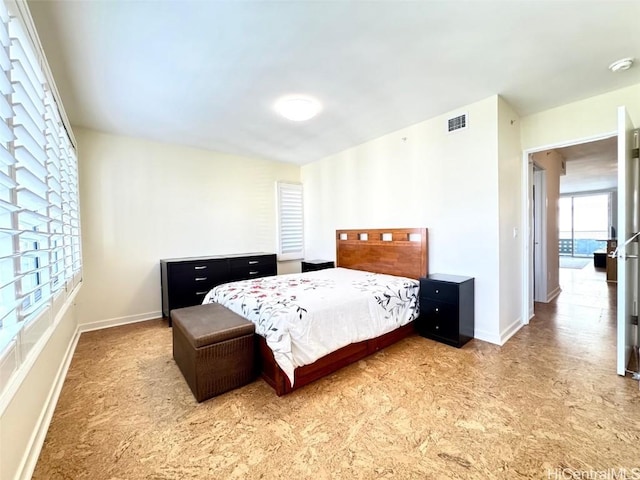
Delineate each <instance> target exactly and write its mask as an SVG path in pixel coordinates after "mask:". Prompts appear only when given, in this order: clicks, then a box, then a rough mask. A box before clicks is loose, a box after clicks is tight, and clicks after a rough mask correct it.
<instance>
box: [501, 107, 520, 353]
mask: <svg viewBox="0 0 640 480" xmlns="http://www.w3.org/2000/svg"><path fill="white" fill-rule="evenodd" d="M521 177H522V149H521V146H520V118H519V117H518V115H517V114H516V113H515V111H514V110H513V109H512V108H511V106H510V105H509V104H508V103H507V102H506V101H504V99H502V98H501V97H498V184H499V185H498V189H499V221H498V227H499V247H500V251H499V260H500V326H499V335H500V338H499V340H498V342H497V343H500V344H502V343H504V342H505V341H507V340H508V338H509V337H511V336H512V335H513V334H514V333H515V332H517V331H518V329H519V328H520V327H521V325H522V318H521V317H522V315H521V313H522V267H521V264H522V240H521V238H520V237H521V231H520V230H521V224H522V205H521V200H520V197H521V195H520V178H521Z"/></svg>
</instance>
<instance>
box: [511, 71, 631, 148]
mask: <svg viewBox="0 0 640 480" xmlns="http://www.w3.org/2000/svg"><path fill="white" fill-rule="evenodd" d="M619 106H626V107H627V110H628V111H629V115H630V116H631V119H632V120H633V123H634V124H635V126H636V127H640V83H639V84H637V85H633V86H631V87H627V88H622V89H619V90H614V91H612V92H608V93H604V94H602V95H598V96H595V97H591V98H587V99H585V100H580V101H578V102H573V103H569V104H566V105H562V106H560V107H557V108H552V109H550V110H545V111H544V112H540V113H536V114H534V115H529V116H527V117H523V118H522V148H523V150H525V151H526V150H533V149H536V150H547V149H548V148H549V147H557V146H559V144H566V143H581V142H583V141H585V140H589V139H592V138H593V137H597V136H602V135H607V134H609V135H611V134H617V120H618V116H617V108H618V107H619Z"/></svg>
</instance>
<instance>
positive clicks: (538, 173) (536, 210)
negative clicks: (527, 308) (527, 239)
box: [531, 161, 549, 302]
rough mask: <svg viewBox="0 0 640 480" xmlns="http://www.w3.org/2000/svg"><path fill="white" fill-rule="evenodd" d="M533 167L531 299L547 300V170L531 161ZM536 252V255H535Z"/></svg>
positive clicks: (536, 300)
mask: <svg viewBox="0 0 640 480" xmlns="http://www.w3.org/2000/svg"><path fill="white" fill-rule="evenodd" d="M531 164H532V167H533V178H532V183H531V187H532V194H533V188H534V187H538V188H537V189H536V192H535V193H536V195H535V196H534V197H533V201H532V202H531V205H532V208H531V214H532V218H533V225H534V227H535V228H534V229H533V232H532V237H533V249H532V251H531V253H532V255H533V278H534V282H533V301H534V302H546V301H547V279H548V278H549V276H548V275H547V266H548V263H547V205H548V199H547V171H546V170H545V169H544V168H542V167H540V166H539V165H538V164H536V162H533V161H532V162H531ZM536 236H537V237H538V246H537V248H536V244H535V241H536V238H535V237H536ZM536 253H537V255H536Z"/></svg>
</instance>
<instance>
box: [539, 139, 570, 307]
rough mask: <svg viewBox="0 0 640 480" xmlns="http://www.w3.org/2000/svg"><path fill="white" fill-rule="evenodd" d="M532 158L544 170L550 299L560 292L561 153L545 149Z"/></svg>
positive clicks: (547, 297) (548, 298) (548, 289)
mask: <svg viewBox="0 0 640 480" xmlns="http://www.w3.org/2000/svg"><path fill="white" fill-rule="evenodd" d="M532 160H533V161H534V162H535V163H536V165H538V166H539V167H540V168H542V169H544V171H545V183H546V191H547V192H546V195H547V206H546V210H545V216H546V222H545V223H546V237H547V291H546V294H545V297H546V298H545V299H540V301H545V300H546V301H550V300H552V299H553V298H555V297H556V296H557V295H558V293H560V265H559V255H560V252H559V249H558V248H559V246H558V239H559V232H558V225H559V224H558V215H559V200H560V171H561V170H562V161H563V158H562V155H560V154H559V153H558V152H556V151H555V150H547V151H545V152H538V153H534V154H533V155H532Z"/></svg>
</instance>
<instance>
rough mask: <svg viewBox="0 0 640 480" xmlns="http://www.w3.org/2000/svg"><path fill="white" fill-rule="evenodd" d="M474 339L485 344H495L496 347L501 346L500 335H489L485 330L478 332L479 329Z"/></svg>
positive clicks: (476, 330) (475, 332)
mask: <svg viewBox="0 0 640 480" xmlns="http://www.w3.org/2000/svg"><path fill="white" fill-rule="evenodd" d="M473 338H476V339H478V340H482V341H483V342H489V343H493V344H494V345H501V344H500V336H499V335H496V334H494V333H489V332H486V331H484V330H478V329H477V328H476V329H475V331H474V332H473Z"/></svg>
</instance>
